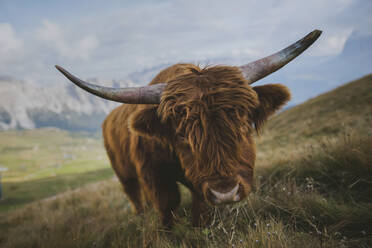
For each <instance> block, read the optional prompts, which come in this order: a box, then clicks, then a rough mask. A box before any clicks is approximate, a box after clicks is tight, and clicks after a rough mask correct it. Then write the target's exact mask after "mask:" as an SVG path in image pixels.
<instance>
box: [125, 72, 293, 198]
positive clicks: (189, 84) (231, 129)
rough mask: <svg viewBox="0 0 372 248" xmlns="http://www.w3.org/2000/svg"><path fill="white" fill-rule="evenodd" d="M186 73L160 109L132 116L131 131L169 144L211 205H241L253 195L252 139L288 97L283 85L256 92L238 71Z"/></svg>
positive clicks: (164, 97)
mask: <svg viewBox="0 0 372 248" xmlns="http://www.w3.org/2000/svg"><path fill="white" fill-rule="evenodd" d="M188 69H189V71H188V73H184V72H183V74H182V75H180V76H177V77H175V79H174V80H171V81H170V82H168V85H167V87H166V89H165V90H164V92H163V95H162V98H161V102H160V105H158V106H151V107H150V106H147V107H145V108H144V109H142V110H140V111H138V112H137V113H135V114H134V115H133V116H132V121H131V126H132V130H134V131H135V132H138V133H139V134H140V135H146V136H148V137H153V138H156V139H158V140H160V141H162V142H165V143H167V144H169V145H170V146H171V149H173V150H174V151H175V154H177V156H178V160H179V161H180V163H181V166H182V168H183V170H184V171H185V177H186V179H188V181H190V182H191V184H192V185H193V188H194V189H195V191H196V192H197V193H198V194H199V196H200V197H202V198H204V199H205V201H206V202H207V203H209V204H211V205H216V204H222V203H230V202H237V201H240V200H242V199H243V198H244V197H245V196H247V195H248V193H249V192H250V190H251V184H252V177H253V168H254V163H255V153H256V152H255V145H254V141H253V138H252V136H253V134H254V132H255V131H257V130H259V129H260V128H261V126H262V124H263V122H264V121H265V120H266V119H267V117H268V116H269V115H270V114H272V113H273V112H274V111H275V110H277V109H278V108H279V107H280V106H282V105H283V104H284V103H285V102H286V101H288V100H289V92H288V90H287V88H286V87H284V86H282V85H265V86H258V87H253V88H252V87H251V86H249V85H248V84H247V82H246V81H245V79H244V78H243V76H242V74H241V72H240V70H239V69H238V68H236V67H227V66H217V67H211V68H206V69H200V68H199V67H196V66H192V65H190V66H189V68H188Z"/></svg>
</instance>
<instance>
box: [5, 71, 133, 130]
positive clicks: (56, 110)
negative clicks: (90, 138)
mask: <svg viewBox="0 0 372 248" xmlns="http://www.w3.org/2000/svg"><path fill="white" fill-rule="evenodd" d="M89 81H90V82H92V83H96V84H99V85H106V86H115V87H125V86H135V85H134V84H133V83H131V82H128V81H109V82H106V83H104V82H103V80H100V79H89ZM118 105H119V104H118V103H114V102H111V101H106V100H103V99H100V98H98V97H95V96H93V95H90V94H88V93H86V92H85V91H83V90H81V89H80V88H78V87H76V86H75V85H73V84H71V83H68V82H66V83H64V84H50V85H39V84H33V83H28V82H24V81H20V80H17V79H14V78H12V77H5V76H2V77H0V130H10V129H32V128H39V127H49V126H52V127H57V128H61V129H66V130H76V131H81V130H84V131H96V130H98V129H99V128H100V125H101V123H102V121H103V119H104V118H105V116H106V115H107V114H108V113H109V112H110V110H112V109H113V108H114V107H116V106H118Z"/></svg>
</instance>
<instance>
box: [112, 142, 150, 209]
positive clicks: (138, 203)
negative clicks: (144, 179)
mask: <svg viewBox="0 0 372 248" xmlns="http://www.w3.org/2000/svg"><path fill="white" fill-rule="evenodd" d="M105 147H106V151H107V155H108V157H109V159H110V162H111V166H112V168H113V169H114V170H115V172H116V175H117V177H118V178H119V180H120V182H121V184H122V186H123V189H124V193H125V194H126V195H127V196H128V198H129V201H130V202H131V203H132V209H133V210H134V212H135V213H142V212H143V205H142V194H141V185H140V183H139V180H138V177H137V173H136V169H135V167H134V165H133V164H132V163H131V162H130V161H129V160H124V159H122V158H121V157H120V155H119V154H118V153H114V152H113V150H112V149H111V147H110V146H109V145H108V143H106V142H105Z"/></svg>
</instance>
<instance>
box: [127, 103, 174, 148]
mask: <svg viewBox="0 0 372 248" xmlns="http://www.w3.org/2000/svg"><path fill="white" fill-rule="evenodd" d="M157 109H158V107H157V106H145V107H143V108H142V109H140V110H137V111H136V112H134V113H133V114H132V115H131V117H130V119H129V128H130V130H131V131H132V132H135V133H137V134H138V135H141V136H146V137H149V138H156V139H158V140H159V141H167V140H168V139H169V137H171V131H172V129H171V127H170V124H169V123H168V122H165V123H164V122H162V121H161V119H160V118H159V116H158V113H157Z"/></svg>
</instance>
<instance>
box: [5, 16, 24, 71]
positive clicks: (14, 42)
mask: <svg viewBox="0 0 372 248" xmlns="http://www.w3.org/2000/svg"><path fill="white" fill-rule="evenodd" d="M22 50H23V41H22V39H20V38H19V37H17V36H16V34H15V32H14V30H13V27H12V26H11V25H10V24H9V23H0V64H6V63H10V62H13V61H15V60H17V57H18V56H20V55H21V53H22Z"/></svg>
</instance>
